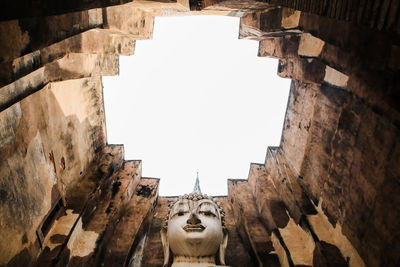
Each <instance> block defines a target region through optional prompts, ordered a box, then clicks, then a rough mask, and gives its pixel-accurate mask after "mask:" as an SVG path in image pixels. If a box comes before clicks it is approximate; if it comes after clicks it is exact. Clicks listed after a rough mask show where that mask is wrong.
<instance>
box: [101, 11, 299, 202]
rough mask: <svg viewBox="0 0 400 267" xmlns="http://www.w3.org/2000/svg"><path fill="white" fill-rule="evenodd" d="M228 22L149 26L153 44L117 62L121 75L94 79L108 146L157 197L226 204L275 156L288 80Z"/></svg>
mask: <svg viewBox="0 0 400 267" xmlns="http://www.w3.org/2000/svg"><path fill="white" fill-rule="evenodd" d="M239 22H240V19H239V18H236V17H225V16H224V17H221V16H188V17H156V19H155V24H154V32H153V39H152V40H139V41H137V42H136V48H135V55H133V56H130V57H120V75H119V76H117V77H103V85H104V98H105V100H104V102H105V109H106V125H107V138H108V143H109V144H124V147H125V159H127V160H129V159H140V160H142V167H143V171H142V173H143V177H156V178H161V181H160V195H163V196H170V195H180V194H184V193H189V192H191V190H192V188H193V185H194V181H195V178H196V172H199V177H200V186H201V189H202V191H203V193H206V194H210V195H226V194H227V183H226V179H227V178H239V179H246V178H247V175H248V172H249V167H250V163H251V162H255V163H263V162H264V158H265V154H266V150H267V147H268V146H278V145H279V141H280V137H281V133H282V125H283V120H284V116H285V111H286V106H287V98H288V94H289V87H290V82H291V80H289V79H282V78H280V77H278V76H277V74H276V73H277V64H278V60H276V59H271V58H260V57H257V52H258V42H257V41H252V40H239V39H238V36H239Z"/></svg>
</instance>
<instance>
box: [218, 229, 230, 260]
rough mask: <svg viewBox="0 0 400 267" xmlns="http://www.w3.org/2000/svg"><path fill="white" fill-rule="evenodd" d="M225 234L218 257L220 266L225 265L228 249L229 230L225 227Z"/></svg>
mask: <svg viewBox="0 0 400 267" xmlns="http://www.w3.org/2000/svg"><path fill="white" fill-rule="evenodd" d="M223 233H224V237H223V239H222V242H221V244H220V245H219V255H218V259H219V264H221V265H225V252H226V247H227V245H228V229H226V228H225V227H224V228H223Z"/></svg>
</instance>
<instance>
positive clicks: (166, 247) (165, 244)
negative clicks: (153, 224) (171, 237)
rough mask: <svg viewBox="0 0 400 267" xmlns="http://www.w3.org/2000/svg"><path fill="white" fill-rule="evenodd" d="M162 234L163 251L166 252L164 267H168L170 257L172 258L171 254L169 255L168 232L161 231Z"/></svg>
mask: <svg viewBox="0 0 400 267" xmlns="http://www.w3.org/2000/svg"><path fill="white" fill-rule="evenodd" d="M160 234H161V243H162V246H163V251H164V263H163V267H166V266H168V263H169V257H170V253H169V241H168V239H167V230H166V229H161V231H160Z"/></svg>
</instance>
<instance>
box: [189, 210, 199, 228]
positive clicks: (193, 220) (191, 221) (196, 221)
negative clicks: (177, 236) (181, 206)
mask: <svg viewBox="0 0 400 267" xmlns="http://www.w3.org/2000/svg"><path fill="white" fill-rule="evenodd" d="M186 223H187V224H192V225H195V224H200V223H201V221H200V219H199V217H197V215H196V213H194V212H191V213H190V217H189V219H188V220H187V221H186Z"/></svg>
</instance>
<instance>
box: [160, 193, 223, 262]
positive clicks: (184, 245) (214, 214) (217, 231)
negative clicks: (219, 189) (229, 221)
mask: <svg viewBox="0 0 400 267" xmlns="http://www.w3.org/2000/svg"><path fill="white" fill-rule="evenodd" d="M167 236H168V240H169V245H170V248H171V251H172V252H173V254H174V255H181V256H192V257H199V256H210V255H215V254H216V253H217V251H218V248H219V246H220V245H221V243H222V241H223V236H224V235H223V230H222V224H221V215H220V214H219V211H218V207H217V206H216V204H215V203H214V202H213V201H211V200H209V199H202V200H198V201H193V200H189V199H181V200H179V201H178V202H176V203H175V205H174V206H173V207H172V209H171V212H170V215H169V220H168V230H167Z"/></svg>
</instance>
